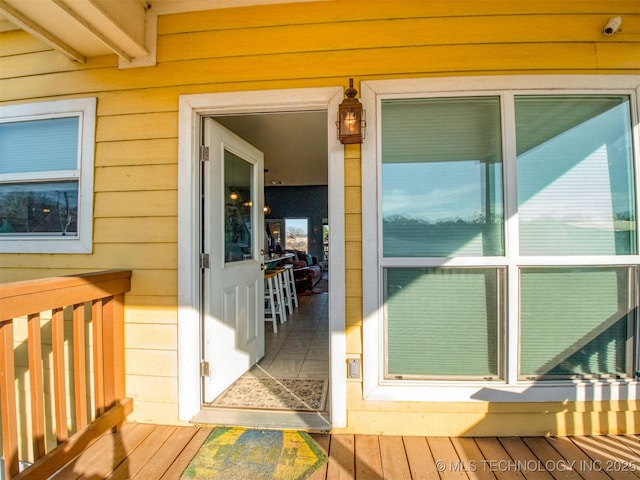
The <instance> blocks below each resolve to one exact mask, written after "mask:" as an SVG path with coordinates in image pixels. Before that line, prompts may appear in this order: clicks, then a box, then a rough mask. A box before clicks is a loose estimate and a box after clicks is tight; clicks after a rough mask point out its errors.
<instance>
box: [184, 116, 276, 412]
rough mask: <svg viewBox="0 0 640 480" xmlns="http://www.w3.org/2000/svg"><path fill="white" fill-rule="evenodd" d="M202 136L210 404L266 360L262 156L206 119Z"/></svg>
mask: <svg viewBox="0 0 640 480" xmlns="http://www.w3.org/2000/svg"><path fill="white" fill-rule="evenodd" d="M203 134H204V144H205V147H208V149H209V161H208V162H204V164H203V165H204V166H203V192H204V194H203V200H202V202H203V203H202V222H203V225H202V232H203V236H202V245H203V262H202V263H203V265H202V267H203V269H202V272H203V273H202V285H203V291H202V298H203V302H202V305H203V315H202V317H203V320H202V321H203V327H202V328H203V358H204V361H205V362H206V363H205V366H206V367H208V368H205V369H204V372H203V397H204V398H203V400H204V403H208V402H211V401H212V400H213V399H215V398H216V397H217V396H218V395H219V394H220V393H222V392H223V391H224V390H225V389H226V388H227V387H228V386H229V385H231V384H232V383H233V382H234V381H235V380H236V379H238V377H240V376H241V375H242V374H243V373H245V372H246V371H247V370H248V369H249V368H251V367H252V366H253V365H254V364H255V363H256V362H257V361H258V360H260V358H262V357H263V356H264V274H263V271H262V263H263V262H262V260H263V250H262V249H263V248H264V211H263V209H262V206H263V204H264V190H263V187H264V158H263V154H262V152H260V151H259V150H257V149H256V148H255V147H253V146H252V145H250V144H248V143H247V142H245V141H244V140H242V139H241V138H240V137H238V136H237V135H235V134H234V133H232V132H230V131H229V130H227V129H225V128H224V127H222V126H221V125H220V124H218V123H216V122H215V121H214V120H212V119H210V118H205V119H204V125H203ZM207 263H208V266H207ZM194 348H196V346H195V345H194ZM207 370H208V372H207Z"/></svg>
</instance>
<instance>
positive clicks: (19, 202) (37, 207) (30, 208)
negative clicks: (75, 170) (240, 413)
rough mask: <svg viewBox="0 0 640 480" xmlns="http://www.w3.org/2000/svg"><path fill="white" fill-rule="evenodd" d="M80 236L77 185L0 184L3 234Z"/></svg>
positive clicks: (54, 183)
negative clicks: (78, 234)
mask: <svg viewBox="0 0 640 480" xmlns="http://www.w3.org/2000/svg"><path fill="white" fill-rule="evenodd" d="M16 233H18V234H21V235H24V234H34V235H35V234H37V235H43V234H52V235H54V234H57V235H77V233H78V182H47V183H15V184H4V185H0V234H5V235H10V234H16Z"/></svg>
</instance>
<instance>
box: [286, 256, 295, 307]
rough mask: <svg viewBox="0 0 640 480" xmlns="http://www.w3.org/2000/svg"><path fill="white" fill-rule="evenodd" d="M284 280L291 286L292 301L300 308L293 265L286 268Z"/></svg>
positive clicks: (287, 265)
mask: <svg viewBox="0 0 640 480" xmlns="http://www.w3.org/2000/svg"><path fill="white" fill-rule="evenodd" d="M284 279H285V282H287V284H288V285H289V293H290V295H291V301H292V302H293V304H294V305H295V306H296V308H298V295H297V294H296V279H295V277H294V276H293V265H291V264H290V263H288V264H286V265H285V266H284Z"/></svg>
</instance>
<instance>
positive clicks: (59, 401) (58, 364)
mask: <svg viewBox="0 0 640 480" xmlns="http://www.w3.org/2000/svg"><path fill="white" fill-rule="evenodd" d="M51 343H52V346H53V394H54V397H55V409H54V411H55V415H56V439H57V441H58V443H62V442H64V441H65V440H66V439H67V438H69V430H68V427H67V388H66V384H65V379H64V377H65V371H64V312H63V310H62V308H54V309H53V311H52V315H51Z"/></svg>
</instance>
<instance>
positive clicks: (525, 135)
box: [516, 96, 636, 255]
mask: <svg viewBox="0 0 640 480" xmlns="http://www.w3.org/2000/svg"><path fill="white" fill-rule="evenodd" d="M516 139H517V149H518V159H517V170H518V208H519V218H520V249H521V254H523V255H630V254H635V253H636V212H635V209H634V204H635V199H634V193H633V192H634V185H633V169H632V158H633V157H632V145H631V120H630V104H629V98H628V97H626V96H552V97H540V96H536V97H534V96H522V97H516Z"/></svg>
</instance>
